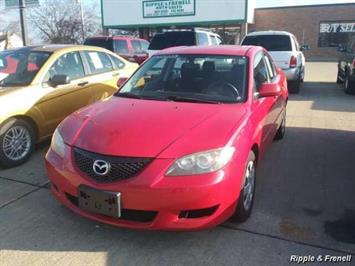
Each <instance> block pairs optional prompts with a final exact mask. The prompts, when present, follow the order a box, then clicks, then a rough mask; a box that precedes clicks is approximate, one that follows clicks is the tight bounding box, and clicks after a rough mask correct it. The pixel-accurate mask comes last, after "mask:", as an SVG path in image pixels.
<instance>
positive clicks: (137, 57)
mask: <svg viewBox="0 0 355 266" xmlns="http://www.w3.org/2000/svg"><path fill="white" fill-rule="evenodd" d="M84 44H85V45H92V46H99V47H102V48H105V49H108V50H110V51H112V52H114V53H116V54H118V55H120V56H122V57H123V58H125V59H127V60H128V61H130V62H134V63H138V64H142V63H143V62H144V61H145V60H146V59H147V58H148V52H147V50H148V46H149V42H148V41H146V40H144V39H139V38H135V37H130V36H110V37H91V38H87V39H86V40H85V41H84Z"/></svg>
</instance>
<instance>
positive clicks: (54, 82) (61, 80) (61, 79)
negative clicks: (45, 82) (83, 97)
mask: <svg viewBox="0 0 355 266" xmlns="http://www.w3.org/2000/svg"><path fill="white" fill-rule="evenodd" d="M49 83H50V85H51V86H52V87H57V86H59V85H66V84H69V83H70V78H69V76H67V75H54V76H53V77H52V78H51V80H50V81H49Z"/></svg>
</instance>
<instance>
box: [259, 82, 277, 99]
mask: <svg viewBox="0 0 355 266" xmlns="http://www.w3.org/2000/svg"><path fill="white" fill-rule="evenodd" d="M280 94H281V89H280V86H279V85H278V84H275V83H263V84H261V85H260V87H259V92H258V96H259V97H272V96H279V95H280Z"/></svg>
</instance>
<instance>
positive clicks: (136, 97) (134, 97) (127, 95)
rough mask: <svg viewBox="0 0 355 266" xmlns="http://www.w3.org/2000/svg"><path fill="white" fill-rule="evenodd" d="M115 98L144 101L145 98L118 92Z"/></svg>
mask: <svg viewBox="0 0 355 266" xmlns="http://www.w3.org/2000/svg"><path fill="white" fill-rule="evenodd" d="M115 96H118V97H124V98H133V99H144V98H143V97H141V96H139V95H137V94H134V93H131V92H117V93H115Z"/></svg>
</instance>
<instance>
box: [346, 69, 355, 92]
mask: <svg viewBox="0 0 355 266" xmlns="http://www.w3.org/2000/svg"><path fill="white" fill-rule="evenodd" d="M344 90H345V93H347V94H353V93H355V80H354V79H351V77H350V74H347V75H346V77H345V80H344Z"/></svg>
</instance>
